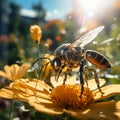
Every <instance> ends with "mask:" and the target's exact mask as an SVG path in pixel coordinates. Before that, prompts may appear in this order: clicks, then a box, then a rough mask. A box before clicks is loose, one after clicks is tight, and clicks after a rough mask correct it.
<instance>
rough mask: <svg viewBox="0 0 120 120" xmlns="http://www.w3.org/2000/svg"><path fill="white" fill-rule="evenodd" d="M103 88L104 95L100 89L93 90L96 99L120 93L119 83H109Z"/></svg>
mask: <svg viewBox="0 0 120 120" xmlns="http://www.w3.org/2000/svg"><path fill="white" fill-rule="evenodd" d="M101 90H102V92H103V93H104V94H103V95H101V93H100V92H99V90H98V89H97V90H95V91H93V94H94V95H95V97H94V99H95V100H96V101H97V100H101V99H104V98H108V97H111V96H114V95H117V94H120V85H119V84H112V85H107V86H104V87H102V88H101Z"/></svg>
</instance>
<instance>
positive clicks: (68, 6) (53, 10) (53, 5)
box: [9, 0, 72, 18]
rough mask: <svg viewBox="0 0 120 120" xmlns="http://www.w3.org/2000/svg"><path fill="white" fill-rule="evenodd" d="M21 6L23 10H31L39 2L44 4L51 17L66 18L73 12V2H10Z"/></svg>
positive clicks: (59, 0) (28, 0)
mask: <svg viewBox="0 0 120 120" xmlns="http://www.w3.org/2000/svg"><path fill="white" fill-rule="evenodd" d="M9 1H13V2H15V3H17V4H19V5H20V6H21V7H22V8H26V9H31V8H32V5H33V4H35V3H38V2H41V3H42V4H43V7H44V8H45V10H47V11H48V15H51V17H54V18H55V17H56V18H59V17H64V15H65V14H66V13H68V12H70V11H71V10H72V0H9ZM49 17H50V16H49Z"/></svg>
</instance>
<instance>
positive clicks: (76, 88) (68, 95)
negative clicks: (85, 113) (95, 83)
mask: <svg viewBox="0 0 120 120" xmlns="http://www.w3.org/2000/svg"><path fill="white" fill-rule="evenodd" d="M80 94H81V86H80V85H66V84H64V85H60V86H57V87H56V88H54V89H52V91H51V100H52V102H53V103H54V104H56V105H57V106H59V107H62V108H65V109H84V108H86V107H88V106H89V105H90V104H92V103H93V102H94V95H93V94H92V92H91V91H90V90H89V88H87V87H84V91H83V94H82V96H81V97H80Z"/></svg>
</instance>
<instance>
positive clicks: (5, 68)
mask: <svg viewBox="0 0 120 120" xmlns="http://www.w3.org/2000/svg"><path fill="white" fill-rule="evenodd" d="M4 70H5V74H6V77H7V78H8V79H10V80H11V79H12V77H11V71H10V66H8V65H6V66H5V67H4Z"/></svg>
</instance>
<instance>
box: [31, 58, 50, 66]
mask: <svg viewBox="0 0 120 120" xmlns="http://www.w3.org/2000/svg"><path fill="white" fill-rule="evenodd" d="M42 59H48V60H49V61H50V62H51V60H50V58H45V57H40V58H37V59H36V60H35V61H34V62H33V63H32V65H31V67H33V66H34V64H35V63H36V62H38V61H39V60H42Z"/></svg>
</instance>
